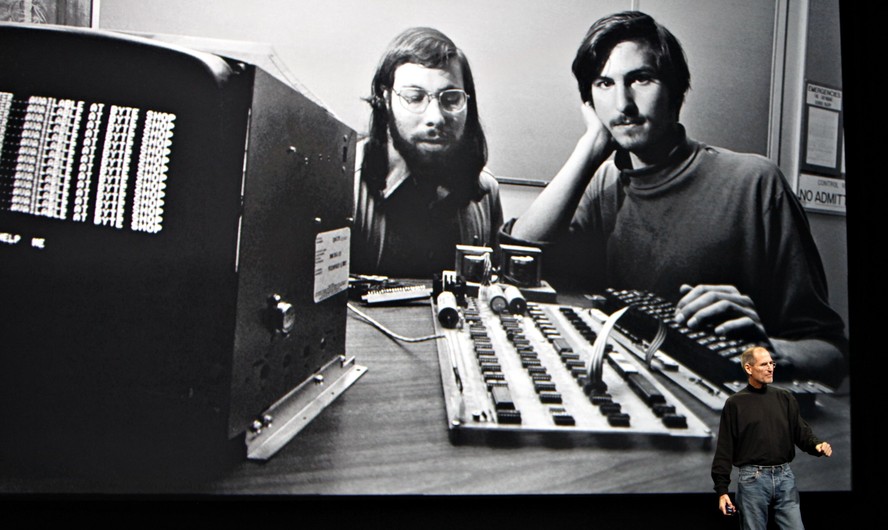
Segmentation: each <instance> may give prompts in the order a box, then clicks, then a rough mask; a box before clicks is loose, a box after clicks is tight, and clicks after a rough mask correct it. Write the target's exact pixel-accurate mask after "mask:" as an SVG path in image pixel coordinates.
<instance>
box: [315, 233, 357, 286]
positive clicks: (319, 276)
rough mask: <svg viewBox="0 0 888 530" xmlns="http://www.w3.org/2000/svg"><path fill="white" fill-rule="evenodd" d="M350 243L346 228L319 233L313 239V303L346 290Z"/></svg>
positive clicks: (349, 235)
mask: <svg viewBox="0 0 888 530" xmlns="http://www.w3.org/2000/svg"><path fill="white" fill-rule="evenodd" d="M350 241H351V229H350V228H348V227H346V228H338V229H336V230H331V231H329V232H321V233H320V234H318V236H317V237H316V238H315V269H314V301H315V303H317V302H320V301H322V300H326V299H327V298H330V297H331V296H333V295H335V294H337V293H341V292H342V291H345V290H346V289H348V269H349V245H350Z"/></svg>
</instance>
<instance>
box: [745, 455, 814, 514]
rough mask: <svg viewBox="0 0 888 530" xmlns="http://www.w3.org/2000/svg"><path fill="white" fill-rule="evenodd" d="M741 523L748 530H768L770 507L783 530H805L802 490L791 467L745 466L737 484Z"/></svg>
mask: <svg viewBox="0 0 888 530" xmlns="http://www.w3.org/2000/svg"><path fill="white" fill-rule="evenodd" d="M737 504H738V508H739V509H740V514H739V515H740V521H741V522H742V525H743V528H745V529H747V530H765V529H766V528H767V527H768V507H769V506H771V507H773V508H774V521H775V522H776V523H777V525H778V526H779V527H780V528H781V529H792V530H797V529H799V530H801V529H804V528H805V525H804V524H802V512H801V509H800V507H799V490H797V489H796V486H795V476H794V475H793V474H792V470H791V469H790V468H789V464H783V465H781V466H743V467H741V468H740V474H739V478H738V481H737Z"/></svg>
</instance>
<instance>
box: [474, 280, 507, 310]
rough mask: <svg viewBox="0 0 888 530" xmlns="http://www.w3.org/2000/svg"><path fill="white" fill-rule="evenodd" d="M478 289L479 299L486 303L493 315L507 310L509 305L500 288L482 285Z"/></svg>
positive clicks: (495, 285) (494, 285)
mask: <svg viewBox="0 0 888 530" xmlns="http://www.w3.org/2000/svg"><path fill="white" fill-rule="evenodd" d="M480 289H481V299H482V300H485V301H486V302H487V305H488V306H489V307H490V310H491V311H493V312H494V313H503V312H505V311H506V309H508V307H509V303H508V302H507V301H506V296H505V294H503V289H502V287H500V286H499V285H497V284H491V285H482V286H481V288H480Z"/></svg>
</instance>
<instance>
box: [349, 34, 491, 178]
mask: <svg viewBox="0 0 888 530" xmlns="http://www.w3.org/2000/svg"><path fill="white" fill-rule="evenodd" d="M451 61H456V62H457V63H458V64H459V66H460V69H461V70H462V76H463V83H464V85H465V86H464V89H465V91H466V93H467V94H469V101H468V114H467V116H466V128H465V132H464V133H463V138H462V140H461V142H460V146H459V149H458V153H457V154H458V156H456V157H455V162H456V163H455V167H453V168H452V171H453V174H452V177H453V179H454V181H456V182H459V183H464V184H465V186H466V187H467V188H468V190H469V193H470V194H471V195H478V194H479V193H480V187H479V180H478V176H479V174H480V173H481V170H482V169H483V168H484V166H485V164H487V139H486V138H485V137H484V131H483V130H482V129H481V122H480V120H479V118H478V98H477V97H476V95H475V80H474V78H473V77H472V69H471V68H470V67H469V61H468V59H466V56H465V54H463V52H462V50H460V49H459V48H457V47H456V45H455V44H454V43H453V41H452V40H450V38H449V37H447V36H446V35H444V34H443V33H441V32H440V31H438V30H436V29H433V28H428V27H415V28H410V29H407V30H405V31H403V32H402V33H401V34H400V35H398V36H397V37H395V39H394V40H392V42H391V43H390V44H389V46H388V49H387V50H386V51H385V53H384V54H383V56H382V59H380V61H379V66H377V68H376V74H375V75H374V76H373V81H372V83H371V85H370V97H368V98H366V101H367V102H368V103H369V104H370V107H371V109H372V112H371V115H370V131H369V139H368V141H367V144H366V145H365V147H364V161H363V167H362V168H361V178H363V179H364V180H365V182H366V183H367V186H368V187H369V189H370V192H371V193H373V194H374V195H378V194H380V193H382V190H383V189H384V187H385V177H386V174H387V173H388V151H387V142H388V131H389V126H390V123H389V120H390V119H391V117H390V116H389V110H388V107H387V105H386V101H385V97H384V92H385V91H386V90H389V91H390V90H391V87H392V84H393V83H394V79H395V70H397V69H398V67H399V66H401V65H402V64H405V63H415V64H419V65H421V66H424V67H426V68H441V69H444V68H447V67H448V66H449V65H450V62H451Z"/></svg>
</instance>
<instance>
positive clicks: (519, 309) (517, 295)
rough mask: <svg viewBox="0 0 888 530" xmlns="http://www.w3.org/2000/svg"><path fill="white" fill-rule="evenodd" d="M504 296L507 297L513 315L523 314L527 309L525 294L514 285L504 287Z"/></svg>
mask: <svg viewBox="0 0 888 530" xmlns="http://www.w3.org/2000/svg"><path fill="white" fill-rule="evenodd" d="M503 296H505V297H506V303H507V304H508V306H509V312H510V313H512V314H513V315H523V314H524V312H525V311H527V300H525V299H524V295H523V294H521V291H520V290H519V289H518V288H517V287H515V286H514V285H507V286H506V288H505V289H503Z"/></svg>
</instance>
